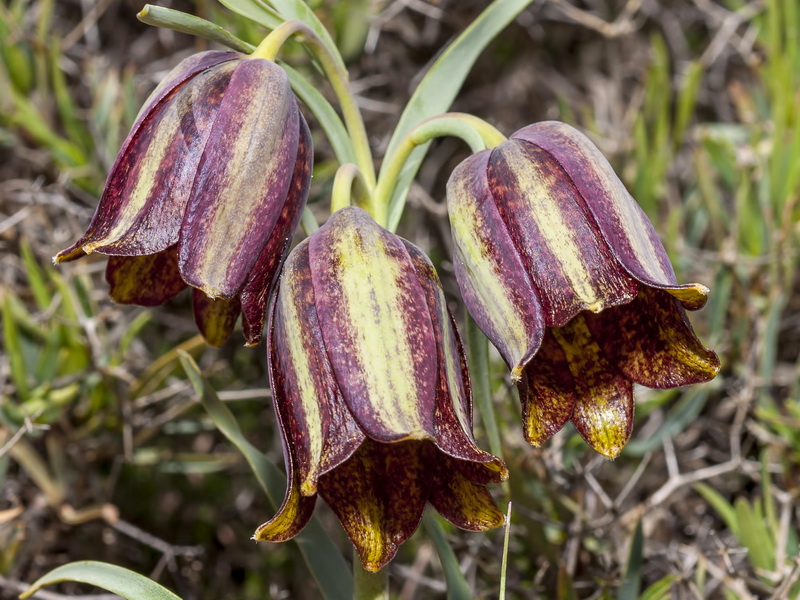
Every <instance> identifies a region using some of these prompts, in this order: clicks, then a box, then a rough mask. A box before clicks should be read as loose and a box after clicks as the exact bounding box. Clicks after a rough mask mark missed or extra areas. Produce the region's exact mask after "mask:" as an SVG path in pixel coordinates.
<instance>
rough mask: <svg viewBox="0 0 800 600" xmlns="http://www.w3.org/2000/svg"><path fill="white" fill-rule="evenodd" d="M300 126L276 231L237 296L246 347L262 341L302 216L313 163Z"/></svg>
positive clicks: (307, 136) (303, 125) (307, 139)
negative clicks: (275, 287) (274, 289)
mask: <svg viewBox="0 0 800 600" xmlns="http://www.w3.org/2000/svg"><path fill="white" fill-rule="evenodd" d="M299 123H300V142H299V144H298V146H297V160H296V161H295V166H294V173H293V174H292V182H291V185H290V186H289V192H288V196H287V198H286V202H284V204H283V208H282V209H281V214H280V216H279V217H278V222H277V223H276V224H275V229H274V230H273V231H272V234H271V235H270V238H269V241H267V245H266V246H264V249H263V250H262V251H261V256H260V257H259V258H258V262H257V263H256V264H255V266H254V267H253V270H252V272H251V273H250V275H248V277H247V281H246V282H245V284H244V287H243V288H242V293H241V295H240V298H241V300H242V324H243V325H244V337H245V339H246V340H247V345H248V346H255V345H256V344H258V342H259V341H260V340H261V332H262V330H263V329H264V315H265V308H266V305H267V298H268V297H269V294H270V291H271V289H272V287H273V282H274V281H275V278H276V277H277V275H278V271H279V270H280V267H281V264H283V260H284V258H286V254H287V253H288V251H289V246H290V245H291V243H292V237H293V236H294V231H295V229H297V225H298V223H299V222H300V218H301V217H302V215H303V207H305V205H306V198H308V188H309V185H310V183H311V166H312V162H313V149H312V144H311V132H310V131H309V129H308V125H307V124H306V120H305V119H304V118H303V115H302V114H301V115H300V120H299Z"/></svg>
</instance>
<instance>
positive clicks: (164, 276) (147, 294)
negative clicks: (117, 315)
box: [106, 246, 186, 306]
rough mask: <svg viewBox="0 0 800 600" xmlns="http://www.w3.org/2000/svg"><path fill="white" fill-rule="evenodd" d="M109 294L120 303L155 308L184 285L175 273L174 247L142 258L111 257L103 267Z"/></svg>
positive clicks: (176, 256)
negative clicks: (104, 267)
mask: <svg viewBox="0 0 800 600" xmlns="http://www.w3.org/2000/svg"><path fill="white" fill-rule="evenodd" d="M106 281H107V282H108V285H109V286H110V289H109V292H108V293H109V295H110V296H111V298H112V299H113V300H114V302H118V303H120V304H138V305H139V306H157V305H159V304H162V303H164V302H166V301H167V300H169V299H170V298H172V297H173V296H175V295H177V294H178V293H179V292H180V291H181V290H183V288H185V287H186V284H185V283H184V282H183V279H181V275H180V273H179V272H178V255H177V252H176V249H175V246H172V247H170V248H167V249H166V250H162V251H161V252H158V253H157V254H147V255H145V256H112V257H110V258H109V259H108V264H107V265H106Z"/></svg>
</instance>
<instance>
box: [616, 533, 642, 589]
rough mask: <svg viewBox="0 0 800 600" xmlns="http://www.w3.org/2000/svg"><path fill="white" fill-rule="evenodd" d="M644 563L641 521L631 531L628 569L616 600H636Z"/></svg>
mask: <svg viewBox="0 0 800 600" xmlns="http://www.w3.org/2000/svg"><path fill="white" fill-rule="evenodd" d="M643 563H644V533H643V532H642V521H641V519H640V520H639V522H638V523H636V528H635V529H634V530H633V541H632V542H631V551H630V552H629V553H628V567H627V569H626V570H625V578H624V579H623V580H622V585H621V586H620V588H619V593H618V594H617V600H637V599H638V598H639V590H640V589H641V585H642V564H643Z"/></svg>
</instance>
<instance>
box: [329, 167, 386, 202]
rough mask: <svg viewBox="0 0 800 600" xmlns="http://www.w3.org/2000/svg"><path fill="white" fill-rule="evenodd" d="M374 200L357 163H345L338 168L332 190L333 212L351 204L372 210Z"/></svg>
mask: <svg viewBox="0 0 800 600" xmlns="http://www.w3.org/2000/svg"><path fill="white" fill-rule="evenodd" d="M353 200H355V202H353ZM373 201H374V198H373V197H372V195H371V194H370V193H369V188H368V186H367V182H366V181H364V176H363V175H362V174H361V171H360V170H359V168H358V167H357V166H356V165H354V164H353V163H345V164H343V165H341V166H340V167H339V168H338V169H337V170H336V175H335V177H334V178H333V190H332V192H331V214H333V213H335V212H336V211H337V210H339V209H340V208H344V207H345V206H351V205H352V206H357V207H359V208H363V209H364V210H366V211H372V210H374V208H375V207H374V206H373Z"/></svg>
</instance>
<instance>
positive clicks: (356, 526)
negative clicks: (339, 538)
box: [319, 440, 433, 571]
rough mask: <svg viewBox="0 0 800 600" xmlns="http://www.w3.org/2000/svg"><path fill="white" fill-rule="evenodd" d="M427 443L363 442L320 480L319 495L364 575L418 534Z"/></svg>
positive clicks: (424, 492)
mask: <svg viewBox="0 0 800 600" xmlns="http://www.w3.org/2000/svg"><path fill="white" fill-rule="evenodd" d="M432 450H433V448H432V446H431V444H430V443H429V442H424V441H405V442H400V443H396V444H381V443H378V442H373V441H372V440H367V441H365V442H364V444H363V445H362V446H361V448H359V449H358V451H357V452H356V453H355V454H354V455H353V456H352V457H350V459H349V460H347V461H346V462H345V463H344V464H342V465H341V466H339V467H338V468H336V469H335V470H333V471H331V472H330V473H328V474H326V475H323V476H322V477H321V478H320V481H319V494H320V496H322V498H323V499H324V500H325V502H327V503H328V505H329V506H330V507H331V509H333V512H335V513H336V516H338V517H339V520H340V521H341V523H342V526H343V527H344V529H345V531H346V532H347V535H348V537H349V538H350V541H352V542H353V545H354V546H355V548H356V551H357V552H358V556H359V558H360V559H361V563H362V564H363V565H364V568H365V569H367V570H368V571H378V570H379V569H380V568H381V567H383V566H384V565H385V564H386V563H388V562H389V561H390V560H391V559H392V558H393V557H394V555H395V554H396V553H397V549H398V548H399V547H400V544H402V543H403V542H404V541H405V540H407V539H408V538H409V537H410V536H411V534H413V533H414V531H415V530H416V529H417V526H418V525H419V521H420V519H421V518H422V513H423V511H424V509H425V501H426V499H427V497H428V490H429V485H430V479H431V478H430V475H429V474H428V473H426V471H427V467H428V466H429V465H430V461H431V460H432V459H433V457H432V456H431V451H432Z"/></svg>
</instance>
